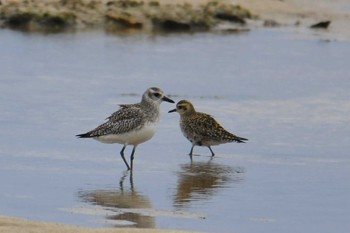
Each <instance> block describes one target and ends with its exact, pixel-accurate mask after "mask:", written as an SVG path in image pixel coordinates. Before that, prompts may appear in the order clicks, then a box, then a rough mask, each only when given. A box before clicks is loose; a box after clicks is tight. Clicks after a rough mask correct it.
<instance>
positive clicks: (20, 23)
mask: <svg viewBox="0 0 350 233" xmlns="http://www.w3.org/2000/svg"><path fill="white" fill-rule="evenodd" d="M33 17H34V16H33V14H30V13H19V14H14V15H11V16H9V17H8V18H7V19H6V20H5V22H4V23H5V25H8V26H9V27H25V26H27V25H28V24H29V23H30V21H31V20H32V19H33Z"/></svg>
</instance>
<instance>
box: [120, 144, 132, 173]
mask: <svg viewBox="0 0 350 233" xmlns="http://www.w3.org/2000/svg"><path fill="white" fill-rule="evenodd" d="M125 148H126V145H124V146H123V149H122V150H121V151H120V155H121V156H122V159H123V161H124V163H125V165H126V167H127V168H128V170H130V167H129V164H128V162H126V159H125V157H124V150H125Z"/></svg>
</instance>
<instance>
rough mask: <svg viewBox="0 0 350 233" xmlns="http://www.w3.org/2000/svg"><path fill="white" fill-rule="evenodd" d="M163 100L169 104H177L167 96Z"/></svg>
mask: <svg viewBox="0 0 350 233" xmlns="http://www.w3.org/2000/svg"><path fill="white" fill-rule="evenodd" d="M162 100H163V101H166V102H169V103H175V102H174V100H172V99H170V98H168V97H166V96H163V98H162Z"/></svg>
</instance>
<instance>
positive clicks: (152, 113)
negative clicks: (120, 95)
mask: <svg viewBox="0 0 350 233" xmlns="http://www.w3.org/2000/svg"><path fill="white" fill-rule="evenodd" d="M162 101H167V102H170V103H175V102H174V101H173V100H171V99H169V98H168V97H166V96H165V95H164V93H163V91H162V90H161V89H159V88H157V87H151V88H149V89H147V90H146V92H145V93H144V94H143V96H142V100H141V102H140V103H137V104H122V105H120V109H119V110H118V111H117V112H115V113H113V114H112V115H111V116H110V117H108V118H107V120H108V121H107V122H106V123H104V124H102V125H100V126H98V127H97V128H96V129H93V130H91V131H89V132H87V133H84V134H78V135H76V136H77V137H79V138H93V139H96V140H98V141H100V142H103V143H119V144H123V145H124V146H123V148H122V150H121V151H120V155H121V157H122V159H123V161H124V163H125V165H126V167H127V168H128V170H130V169H131V170H132V169H133V160H134V153H135V149H136V147H137V145H139V144H141V143H143V142H145V141H148V140H150V139H151V138H152V137H153V135H154V133H155V132H156V128H157V125H158V122H159V115H160V111H159V106H160V104H161V102H162ZM127 145H133V146H134V147H133V149H132V152H131V156H130V163H131V167H130V166H129V164H128V162H127V161H126V160H125V157H124V150H125V148H126V146H127Z"/></svg>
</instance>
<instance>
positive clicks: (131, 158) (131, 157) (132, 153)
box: [130, 146, 136, 171]
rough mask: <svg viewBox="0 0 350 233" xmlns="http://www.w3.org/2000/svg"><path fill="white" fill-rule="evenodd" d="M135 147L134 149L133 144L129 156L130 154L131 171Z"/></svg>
mask: <svg viewBox="0 0 350 233" xmlns="http://www.w3.org/2000/svg"><path fill="white" fill-rule="evenodd" d="M135 149H136V146H134V148H132V152H131V156H130V164H131V171H132V168H133V167H134V166H133V165H134V154H135Z"/></svg>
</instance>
